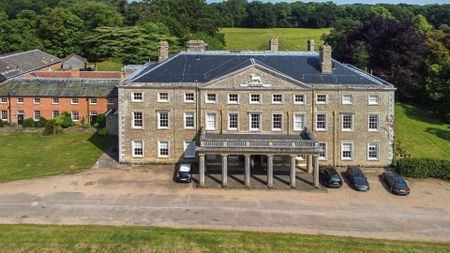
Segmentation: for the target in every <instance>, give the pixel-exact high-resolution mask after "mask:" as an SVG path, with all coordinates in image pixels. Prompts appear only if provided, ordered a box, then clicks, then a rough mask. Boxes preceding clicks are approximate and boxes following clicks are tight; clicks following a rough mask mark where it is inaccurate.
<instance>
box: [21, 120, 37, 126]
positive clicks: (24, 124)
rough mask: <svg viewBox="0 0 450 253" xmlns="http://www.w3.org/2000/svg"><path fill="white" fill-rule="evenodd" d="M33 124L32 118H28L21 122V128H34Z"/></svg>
mask: <svg viewBox="0 0 450 253" xmlns="http://www.w3.org/2000/svg"><path fill="white" fill-rule="evenodd" d="M34 124H35V123H34V120H33V119H32V118H28V119H25V120H24V121H23V124H22V126H23V127H34Z"/></svg>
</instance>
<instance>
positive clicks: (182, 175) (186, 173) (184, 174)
mask: <svg viewBox="0 0 450 253" xmlns="http://www.w3.org/2000/svg"><path fill="white" fill-rule="evenodd" d="M179 175H180V177H189V176H190V174H189V172H182V171H180V172H179Z"/></svg>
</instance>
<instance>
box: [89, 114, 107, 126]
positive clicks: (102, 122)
mask: <svg viewBox="0 0 450 253" xmlns="http://www.w3.org/2000/svg"><path fill="white" fill-rule="evenodd" d="M92 125H93V126H94V127H95V128H97V129H102V128H105V127H106V115H105V114H104V113H101V114H99V115H97V119H96V120H95V122H92Z"/></svg>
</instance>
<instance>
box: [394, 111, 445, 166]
mask: <svg viewBox="0 0 450 253" xmlns="http://www.w3.org/2000/svg"><path fill="white" fill-rule="evenodd" d="M395 138H396V142H397V144H398V143H400V144H401V145H402V146H403V147H404V148H405V150H406V152H407V153H409V154H410V155H411V156H412V157H429V158H437V159H447V160H450V125H448V124H444V123H443V122H442V121H441V120H440V119H439V118H438V117H437V116H436V115H434V114H433V113H432V112H430V111H427V110H426V109H423V108H421V107H420V106H414V105H407V104H400V103H397V105H396V107H395Z"/></svg>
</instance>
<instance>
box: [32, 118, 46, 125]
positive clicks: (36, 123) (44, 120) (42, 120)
mask: <svg viewBox="0 0 450 253" xmlns="http://www.w3.org/2000/svg"><path fill="white" fill-rule="evenodd" d="M46 123H47V120H46V119H45V118H44V117H39V121H35V122H34V127H45V125H46Z"/></svg>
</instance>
